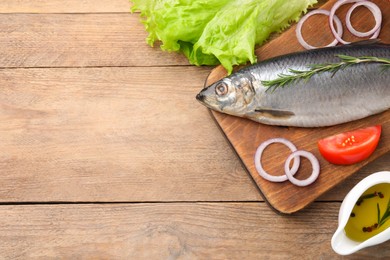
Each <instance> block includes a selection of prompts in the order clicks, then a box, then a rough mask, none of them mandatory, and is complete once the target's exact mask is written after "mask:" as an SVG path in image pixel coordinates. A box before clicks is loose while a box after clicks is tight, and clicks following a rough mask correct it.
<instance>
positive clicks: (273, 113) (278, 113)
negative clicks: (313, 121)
mask: <svg viewBox="0 0 390 260" xmlns="http://www.w3.org/2000/svg"><path fill="white" fill-rule="evenodd" d="M255 112H256V113H259V114H261V115H262V116H264V117H274V118H275V117H277V118H281V117H286V118H288V117H292V116H294V115H295V114H294V112H291V111H288V110H278V109H266V108H257V109H255Z"/></svg>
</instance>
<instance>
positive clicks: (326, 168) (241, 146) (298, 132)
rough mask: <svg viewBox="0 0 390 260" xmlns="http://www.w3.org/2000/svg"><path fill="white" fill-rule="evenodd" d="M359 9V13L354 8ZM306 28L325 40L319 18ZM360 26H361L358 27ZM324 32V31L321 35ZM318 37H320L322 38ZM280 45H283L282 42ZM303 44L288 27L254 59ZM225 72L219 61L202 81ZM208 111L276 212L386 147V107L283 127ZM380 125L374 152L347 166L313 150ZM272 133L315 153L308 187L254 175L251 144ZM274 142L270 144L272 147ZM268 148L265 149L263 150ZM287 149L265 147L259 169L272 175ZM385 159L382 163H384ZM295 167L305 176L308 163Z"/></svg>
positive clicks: (389, 125) (389, 128) (386, 22)
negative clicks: (351, 117)
mask: <svg viewBox="0 0 390 260" xmlns="http://www.w3.org/2000/svg"><path fill="white" fill-rule="evenodd" d="M333 3H334V1H329V2H328V3H327V4H325V5H324V7H323V8H324V9H330V6H332V5H333ZM377 4H378V5H379V6H380V7H381V9H382V12H383V16H384V19H383V24H382V27H383V28H382V31H381V34H380V36H379V37H380V38H381V39H382V41H383V42H385V43H390V38H389V35H388V28H390V19H389V15H390V5H386V4H385V3H384V2H380V1H377ZM345 7H346V6H344V8H343V9H342V10H340V13H337V14H338V15H339V16H340V17H344V16H345V13H346V11H347V9H346V8H345ZM358 11H360V13H358ZM358 11H357V14H356V16H358V17H359V19H358V20H355V21H353V22H354V23H356V24H363V25H364V26H360V27H359V26H356V27H359V29H360V30H362V31H367V30H368V29H369V28H367V27H369V26H370V24H371V25H372V24H373V21H372V22H371V23H370V21H369V19H370V16H369V15H368V14H367V12H364V11H363V10H358ZM307 24H308V25H307V28H308V29H306V30H309V31H306V32H304V35H306V38H308V39H311V41H316V42H317V45H318V44H319V45H321V44H324V43H325V42H329V39H327V38H328V37H327V36H326V34H324V33H323V31H322V30H320V31H319V30H318V28H320V27H321V26H322V25H323V24H324V23H323V21H321V20H319V19H318V20H308V21H307ZM363 27H364V28H363ZM324 35H325V36H324ZM322 36H323V37H322ZM346 39H347V40H352V36H350V35H347V36H346ZM282 46H283V47H282ZM302 49H303V48H302V47H301V46H300V45H299V43H298V42H297V40H296V36H295V27H292V28H291V29H289V30H288V31H286V32H285V33H283V34H282V35H281V36H280V37H278V38H276V39H274V40H272V41H270V42H269V43H268V44H266V45H265V46H263V47H261V48H259V49H258V50H257V51H256V54H257V55H258V59H259V60H264V59H267V58H270V57H274V56H277V55H281V54H285V53H288V52H293V51H300V50H302ZM225 74H226V72H225V70H224V69H223V68H222V67H221V66H219V67H217V68H216V69H214V70H213V71H212V72H211V73H210V75H209V77H208V78H207V80H206V85H209V84H210V83H212V82H215V80H217V79H220V78H222V77H223V76H224V75H225ZM213 116H214V118H215V119H216V121H217V123H218V125H219V126H220V127H221V129H222V131H223V132H224V134H225V135H226V136H227V139H228V140H229V142H230V143H231V144H232V146H233V147H234V149H235V150H236V152H237V154H238V156H239V157H240V158H241V160H242V161H243V164H244V165H245V166H246V168H247V169H248V171H249V173H250V174H251V176H252V178H253V179H254V181H255V182H256V184H257V186H258V187H259V189H260V191H261V193H262V194H263V196H264V198H265V199H266V200H267V201H268V202H269V203H270V205H271V206H272V207H274V208H275V209H276V210H278V211H280V212H282V213H293V212H296V211H298V210H300V209H302V208H304V207H306V206H307V205H308V204H309V203H311V202H313V201H314V200H315V199H316V198H318V197H319V196H321V195H322V194H324V193H325V192H326V191H328V190H329V189H331V188H332V187H334V186H335V185H337V184H339V183H341V182H342V181H344V180H345V179H347V178H348V177H350V176H351V175H352V174H354V173H356V172H357V171H358V170H359V169H360V168H362V167H363V166H364V165H366V164H368V163H370V162H372V161H373V160H375V159H377V158H378V157H380V156H383V155H384V154H386V153H387V152H389V151H390V135H389V134H390V111H386V112H384V113H381V114H379V115H375V116H372V117H369V118H365V119H363V120H358V121H354V122H350V123H346V124H342V125H337V126H333V127H326V128H293V127H290V128H285V127H274V126H267V125H263V124H259V123H256V122H253V121H250V120H247V119H243V118H237V117H233V116H228V115H225V114H221V113H218V112H213ZM376 124H381V125H382V127H383V131H382V137H381V142H380V144H379V146H378V148H377V150H376V151H375V152H374V154H373V155H372V156H371V157H370V158H369V159H367V160H365V161H363V162H361V163H358V164H354V165H350V166H337V165H333V164H330V163H329V162H327V161H326V160H325V159H323V157H322V156H321V155H320V154H319V151H318V149H317V141H318V140H319V139H322V138H325V137H327V136H330V135H333V134H337V133H342V132H345V131H349V130H351V129H358V128H363V127H368V126H371V125H376ZM275 137H284V138H287V139H289V140H291V141H292V142H293V143H294V144H295V145H296V146H297V147H298V148H299V149H303V150H308V151H310V152H312V153H313V154H314V155H315V156H316V157H317V158H319V161H320V165H321V175H320V177H319V178H318V180H317V181H316V182H315V183H314V184H312V185H310V186H309V187H305V188H302V187H297V186H295V185H293V184H292V183H290V182H284V183H271V182H269V181H267V180H265V179H263V178H261V177H260V176H259V174H258V173H257V171H256V168H255V166H254V160H253V158H254V154H255V152H256V148H257V146H258V145H259V144H260V143H261V142H263V141H265V140H267V139H269V138H275ZM275 147H276V148H275ZM267 150H268V149H267ZM289 153H290V151H289V150H288V149H283V147H282V146H279V145H276V146H274V147H271V148H270V149H269V152H268V154H272V156H264V157H263V159H262V162H263V165H265V166H264V168H265V170H266V171H267V172H269V173H270V174H273V175H280V174H281V172H282V171H281V170H280V169H283V165H284V158H287V156H288V155H289ZM389 165H390V164H387V165H385V167H388V166H389ZM301 172H303V173H307V174H306V175H305V174H303V175H302V173H301V175H299V174H298V178H299V179H302V178H307V177H308V175H309V174H310V173H311V166H310V164H308V163H306V164H303V165H302V167H301Z"/></svg>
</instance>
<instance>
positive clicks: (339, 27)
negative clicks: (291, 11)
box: [295, 9, 343, 50]
mask: <svg viewBox="0 0 390 260" xmlns="http://www.w3.org/2000/svg"><path fill="white" fill-rule="evenodd" d="M316 14H324V15H328V16H329V15H330V12H329V11H327V10H323V9H317V10H314V11H311V12H310V13H307V14H306V15H304V16H303V17H302V18H301V20H299V22H298V24H297V28H296V29H295V33H296V36H297V39H298V42H299V43H300V44H301V45H302V46H303V47H304V48H305V49H307V50H311V49H316V48H318V47H314V46H312V45H310V44H308V43H307V42H306V41H305V40H304V39H303V36H302V25H303V23H304V22H305V21H306V20H307V19H308V18H309V17H310V16H312V15H316ZM332 20H334V21H335V23H336V26H337V32H336V34H337V35H338V36H339V37H341V36H342V35H343V25H342V23H341V21H340V19H339V18H338V17H337V16H336V15H333V18H332ZM332 24H333V23H332ZM333 30H334V29H333ZM332 34H333V31H332ZM337 43H338V40H337V39H335V40H334V41H333V42H331V43H330V44H328V45H326V46H324V47H330V46H336V44H337Z"/></svg>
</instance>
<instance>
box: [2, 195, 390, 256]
mask: <svg viewBox="0 0 390 260" xmlns="http://www.w3.org/2000/svg"><path fill="white" fill-rule="evenodd" d="M338 206H339V203H318V204H316V205H313V206H311V207H310V208H309V209H308V210H305V211H303V212H301V213H299V214H296V215H293V216H278V215H275V213H274V212H273V211H272V210H271V209H270V208H269V207H268V206H267V205H265V204H264V203H261V204H259V203H211V204H210V203H197V204H194V203H191V204H188V203H175V204H164V203H162V204H160V203H157V204H142V203H141V204H114V205H109V204H107V205H93V204H92V205H55V206H53V205H34V206H28V205H26V206H20V205H19V206H12V205H10V206H2V207H1V208H0V214H1V216H2V217H1V218H0V237H1V239H2V243H0V257H1V258H3V259H41V258H61V259H69V258H71V259H210V258H212V259H270V258H272V259H286V258H288V259H295V258H301V257H302V252H305V256H304V258H306V257H308V258H310V256H315V258H321V259H344V258H342V257H340V256H337V255H336V254H335V253H334V252H333V251H332V250H331V248H330V237H331V236H332V234H333V232H334V230H335V229H336V219H337V213H336V212H337V211H338ZM80 216H83V217H80ZM319 217H321V219H319ZM389 254H390V248H389V247H388V246H387V245H386V244H383V245H379V246H376V247H372V248H369V249H366V250H363V251H360V252H358V253H357V254H356V255H354V256H353V257H348V259H362V258H366V257H370V258H381V257H384V256H388V255H389Z"/></svg>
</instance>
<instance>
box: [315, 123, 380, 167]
mask: <svg viewBox="0 0 390 260" xmlns="http://www.w3.org/2000/svg"><path fill="white" fill-rule="evenodd" d="M381 131H382V127H381V126H380V125H377V126H370V127H367V128H362V129H357V130H354V131H350V132H346V133H342V134H337V135H333V136H330V137H327V138H324V139H322V140H319V141H318V149H319V150H320V153H321V155H322V156H323V157H324V158H325V159H326V160H327V161H329V162H331V163H333V164H341V165H348V164H353V163H357V162H360V161H363V160H365V159H367V158H368V157H369V156H370V155H371V154H372V153H373V152H374V150H375V148H376V146H377V145H378V142H379V138H380V135H381Z"/></svg>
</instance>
